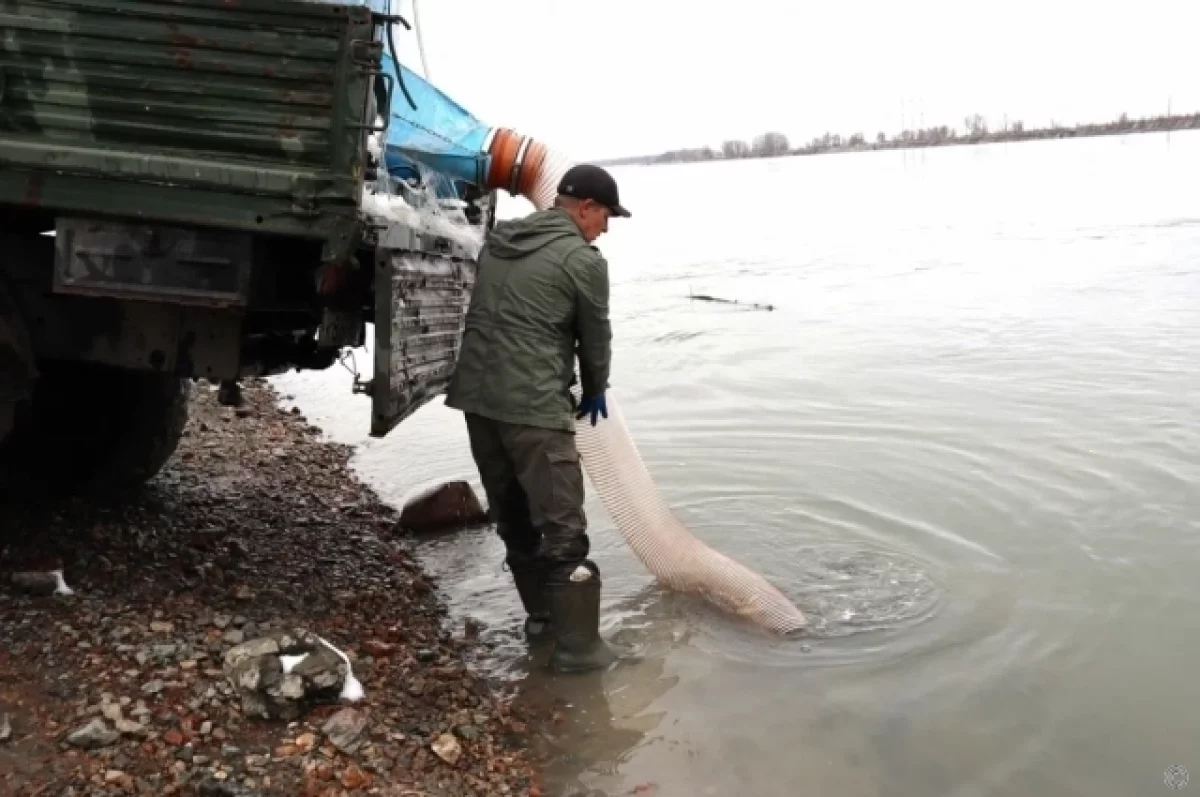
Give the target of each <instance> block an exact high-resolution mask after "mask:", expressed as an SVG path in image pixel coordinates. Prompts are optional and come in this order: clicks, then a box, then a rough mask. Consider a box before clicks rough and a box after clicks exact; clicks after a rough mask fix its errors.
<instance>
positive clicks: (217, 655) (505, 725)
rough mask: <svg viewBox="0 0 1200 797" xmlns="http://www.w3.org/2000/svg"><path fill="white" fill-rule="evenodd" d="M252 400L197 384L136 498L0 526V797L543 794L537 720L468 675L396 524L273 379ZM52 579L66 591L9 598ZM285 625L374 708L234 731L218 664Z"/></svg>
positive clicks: (458, 636) (236, 712) (337, 710)
mask: <svg viewBox="0 0 1200 797" xmlns="http://www.w3.org/2000/svg"><path fill="white" fill-rule="evenodd" d="M243 396H244V404H243V406H241V407H239V408H236V409H235V408H226V407H221V406H219V405H218V404H217V401H216V393H215V392H214V391H213V390H211V389H209V388H207V387H206V386H197V387H196V389H195V390H194V396H193V399H192V416H191V421H190V424H189V428H188V431H187V436H186V437H185V438H184V441H183V443H182V444H181V446H180V449H179V451H178V452H177V453H176V455H175V457H174V458H173V459H172V461H171V463H169V465H168V467H167V468H166V469H165V470H164V471H163V473H162V474H161V475H160V476H159V477H158V478H157V479H156V480H155V481H154V483H153V484H152V485H150V486H149V488H148V489H147V490H146V491H145V493H144V495H142V496H140V497H139V498H138V499H137V500H136V501H134V502H131V503H126V504H123V505H121V506H103V505H98V504H97V503H95V502H91V501H75V502H72V503H68V504H65V505H59V506H55V507H53V508H49V509H48V508H44V507H11V506H10V507H4V508H3V509H0V794H4V795H14V796H15V797H24V796H25V795H29V796H30V797H32V796H33V795H49V796H52V797H68V796H70V795H74V796H75V797H90V796H91V795H102V794H103V795H113V794H139V795H141V794H145V795H184V796H186V795H205V796H206V797H209V796H215V795H239V796H243V795H244V796H245V797H251V796H253V795H287V796H288V797H298V796H299V795H341V794H380V795H396V796H399V795H408V796H410V797H416V796H417V795H430V796H431V797H432V795H467V794H478V795H483V794H487V795H494V794H534V795H536V794H538V793H539V792H540V789H539V786H538V785H537V777H536V775H535V772H534V769H533V767H532V765H531V762H530V758H529V755H528V754H527V753H526V751H525V744H526V742H527V741H528V737H529V731H528V730H527V728H528V723H529V722H530V721H531V718H530V717H526V716H521V714H520V709H519V708H518V707H516V706H514V705H512V704H511V703H510V702H509V701H508V700H507V699H506V698H505V697H504V696H503V695H501V694H499V693H498V692H497V691H495V689H494V688H493V687H492V686H491V685H489V684H488V683H486V682H485V681H483V680H482V679H481V678H480V677H478V676H477V675H475V674H474V673H473V672H472V671H470V669H469V668H468V665H467V662H468V659H469V656H470V654H471V651H472V648H473V646H474V644H475V642H474V636H475V634H474V629H473V628H469V627H468V628H449V627H448V624H447V620H446V614H445V611H444V609H443V607H442V606H441V605H440V604H439V602H438V598H437V593H436V591H435V585H434V584H433V583H431V579H430V578H429V577H428V576H427V575H425V574H423V573H422V571H421V570H420V568H419V567H418V566H417V565H416V564H415V563H414V561H413V560H412V559H411V558H410V557H409V556H408V555H407V554H406V553H405V552H404V551H403V549H402V547H401V545H400V544H398V543H397V541H396V539H397V538H396V535H395V531H394V527H395V525H396V521H397V520H398V512H397V511H395V510H393V509H392V508H390V507H387V506H385V505H384V504H382V503H381V502H380V501H379V500H378V499H377V498H376V496H375V495H373V494H372V493H371V491H370V490H369V489H367V488H366V487H365V486H363V485H362V484H361V483H359V482H358V481H357V480H356V479H355V478H354V476H353V474H352V472H351V471H350V469H349V466H348V461H349V458H350V454H351V451H350V450H349V449H348V448H346V447H344V446H338V445H333V444H329V443H326V442H323V441H321V440H320V438H319V434H318V430H316V429H315V428H314V427H311V426H309V425H308V424H307V423H306V422H305V420H304V419H303V417H302V416H299V415H297V414H295V412H294V411H293V412H287V411H284V410H280V409H279V408H278V407H277V405H276V396H275V395H274V393H273V392H272V391H271V390H270V388H269V387H268V386H267V385H266V383H265V382H261V381H255V382H252V383H250V384H248V385H247V386H246V388H245V390H244V394H243ZM56 569H61V570H62V571H63V576H64V578H65V582H66V584H68V585H69V587H70V589H72V590H74V594H73V595H61V594H60V595H49V596H47V595H36V594H31V590H36V586H32V585H30V584H29V583H23V584H20V585H19V584H16V583H14V580H13V574H15V573H21V572H29V571H48V570H56ZM293 629H295V630H301V631H311V632H315V633H316V634H319V635H320V636H321V637H323V638H324V639H326V640H328V641H329V642H330V643H332V644H333V645H334V646H336V647H337V648H338V649H340V650H341V651H342V652H343V653H345V654H346V655H347V656H349V658H350V661H351V664H352V668H353V675H354V676H355V677H356V678H357V679H358V680H359V681H360V682H361V683H362V685H363V687H364V689H365V693H366V695H365V698H364V699H363V700H361V701H359V702H348V701H337V700H336V699H335V700H333V701H332V702H329V703H324V704H321V705H319V706H317V707H316V708H315V709H313V710H311V711H309V712H308V713H306V714H304V716H302V717H301V718H300V719H299V720H298V721H294V722H290V723H289V722H286V721H283V720H263V719H258V718H254V717H248V716H246V715H245V714H243V712H242V703H241V700H240V699H239V698H238V696H237V695H236V693H235V692H234V690H233V689H232V687H231V686H230V683H229V681H228V680H227V679H226V677H225V673H224V672H223V671H222V664H223V661H224V654H225V653H226V652H227V651H228V650H230V649H231V648H232V647H234V646H235V645H238V644H239V643H243V642H247V641H251V640H254V639H257V638H260V637H263V636H266V635H268V634H271V633H273V632H280V631H292V630H293ZM6 717H7V722H6ZM6 729H7V732H6Z"/></svg>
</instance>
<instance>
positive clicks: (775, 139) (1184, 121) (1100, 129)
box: [595, 113, 1200, 166]
mask: <svg viewBox="0 0 1200 797" xmlns="http://www.w3.org/2000/svg"><path fill="white" fill-rule="evenodd" d="M976 118H977V119H978V117H976ZM968 122H969V123H970V122H971V120H970V119H968ZM979 124H980V123H976V129H975V131H974V132H969V133H963V134H960V133H958V132H957V131H956V130H954V129H952V128H949V127H945V126H943V127H937V128H928V129H925V130H916V131H913V130H905V131H903V132H902V133H901V134H900V135H898V136H896V137H894V138H886V137H885V136H884V134H883V133H880V134H879V135H878V136H877V137H876V139H875V140H874V141H867V140H866V139H865V137H863V136H862V134H855V135H853V136H850V137H849V138H846V139H843V138H842V137H841V136H837V135H831V134H829V133H826V134H825V135H824V136H822V137H821V138H818V139H814V140H813V141H812V142H810V143H809V144H807V145H805V146H802V147H795V148H791V147H787V146H786V139H785V138H783V136H782V135H781V134H779V133H771V134H767V135H765V136H760V137H759V139H758V140H756V141H755V143H754V146H751V145H749V144H746V143H745V142H725V145H724V147H723V150H724V151H719V150H716V149H713V148H712V147H699V148H693V149H683V150H673V151H670V152H661V153H658V154H655V155H634V156H630V157H626V158H608V159H605V160H598V161H595V163H597V164H600V165H603V166H655V165H661V164H669V163H702V162H707V161H727V160H751V159H755V158H782V157H790V156H801V155H829V154H837V153H844V152H878V151H885V150H898V149H904V150H907V149H925V148H927V147H953V146H963V145H970V144H996V143H1008V142H1024V141H1044V140H1048V139H1060V138H1092V137H1096V136H1114V135H1128V134H1133V133H1170V132H1176V131H1180V130H1200V113H1193V114H1176V115H1169V116H1155V117H1147V118H1144V119H1129V118H1126V117H1124V116H1123V117H1122V118H1120V119H1117V120H1115V121H1112V122H1105V123H1098V124H1082V125H1074V126H1072V127H1062V126H1051V127H1041V128H1032V129H1028V130H1026V129H1025V128H1024V127H1023V126H1022V125H1021V123H1020V122H1015V123H1014V124H1013V125H1012V126H1010V127H1008V128H1007V129H1005V130H996V131H988V130H986V128H984V129H982V130H980V128H979ZM780 140H782V142H783V144H782V146H781V145H780V143H779V142H780ZM726 153H733V154H726Z"/></svg>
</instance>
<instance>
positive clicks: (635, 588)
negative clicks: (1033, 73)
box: [274, 133, 1200, 797]
mask: <svg viewBox="0 0 1200 797" xmlns="http://www.w3.org/2000/svg"><path fill="white" fill-rule="evenodd" d="M614 173H615V174H616V175H617V177H618V179H619V180H620V183H621V189H622V197H623V198H626V204H627V206H629V207H630V209H631V210H632V211H633V214H634V216H633V218H632V219H629V220H615V221H614V222H613V223H612V225H611V228H612V229H611V232H610V233H609V234H608V235H607V236H604V237H602V238H601V239H600V240H599V242H598V244H599V246H600V247H601V249H602V250H603V251H604V252H605V254H606V255H607V256H608V258H609V262H610V267H611V275H612V281H613V287H612V315H613V325H614V334H615V341H614V361H613V375H612V389H613V395H614V397H615V398H616V399H617V400H618V401H619V402H620V404H621V407H622V410H623V412H624V414H625V417H626V421H627V423H628V425H629V428H630V430H631V432H632V435H633V438H634V440H635V442H636V444H637V446H638V447H639V449H640V451H641V453H642V456H643V458H644V460H645V462H646V466H647V468H648V469H649V471H650V472H651V474H653V477H654V479H655V480H656V482H657V484H658V487H659V490H660V491H661V493H662V495H663V497H664V498H665V499H666V501H667V502H668V503H669V504H670V506H671V507H672V508H673V509H674V511H675V512H676V513H677V514H678V516H679V517H680V518H681V520H682V521H683V522H684V523H685V524H686V525H687V526H688V527H689V528H690V529H691V530H692V532H693V533H694V534H696V535H697V536H698V537H700V538H702V539H703V540H705V541H706V542H708V543H709V544H710V545H711V546H713V547H715V548H717V549H718V550H721V551H723V552H725V553H727V554H730V555H732V556H734V557H735V558H737V559H739V560H741V561H742V562H744V563H746V564H747V565H749V566H751V567H752V568H754V569H756V570H758V571H760V572H762V573H764V574H765V575H767V576H768V577H769V578H770V579H771V580H772V581H773V582H774V583H776V584H777V585H778V586H779V587H780V588H781V589H783V590H784V591H785V592H786V593H787V594H788V595H790V596H791V597H792V598H793V599H794V600H795V601H796V602H797V604H798V605H799V606H800V607H801V608H802V609H803V610H804V611H805V612H806V613H807V614H809V616H810V618H811V619H812V621H813V630H812V632H811V633H810V634H809V635H807V636H806V637H804V638H801V639H798V640H789V641H786V642H784V641H779V640H774V639H770V638H767V637H765V636H763V635H762V634H759V633H757V632H754V631H752V630H750V629H746V628H744V627H741V626H739V625H737V624H736V623H734V622H731V621H729V620H727V619H726V618H724V617H721V616H719V615H717V614H715V613H713V612H711V611H709V610H708V609H706V607H704V606H701V605H697V604H695V603H693V602H690V601H688V600H685V599H680V598H678V597H677V596H673V595H669V594H664V593H663V592H661V591H660V590H659V589H657V588H656V587H655V585H654V583H653V581H652V579H651V578H650V576H649V574H648V573H647V571H646V570H645V568H644V567H643V566H642V565H641V564H640V563H639V562H638V560H637V559H636V558H635V557H634V556H633V555H632V554H631V553H630V551H629V550H628V548H627V547H626V546H625V544H624V542H623V541H622V539H621V537H620V536H619V534H618V533H617V532H616V531H615V528H614V525H613V523H612V521H611V520H610V518H609V517H608V516H607V515H606V514H605V512H604V509H603V507H602V506H601V504H600V502H599V499H598V497H596V496H595V494H594V493H592V494H591V495H590V496H589V500H588V505H587V509H588V512H589V518H590V522H591V532H592V539H593V545H594V551H595V555H594V558H595V559H596V561H597V562H598V563H599V564H600V566H601V568H602V569H603V572H604V574H605V596H604V610H603V631H604V633H605V635H606V636H608V637H609V638H610V639H614V640H616V641H618V642H620V643H623V644H625V645H627V646H628V649H629V650H630V651H631V652H632V653H633V654H635V656H636V658H633V659H631V660H630V661H628V662H626V663H624V664H623V665H621V666H619V667H617V668H616V669H614V671H612V672H610V673H607V674H605V675H603V676H594V677H593V676H584V677H574V678H563V679H554V678H550V677H548V676H546V675H545V674H544V673H543V672H542V670H541V669H540V666H539V665H540V659H539V655H540V654H539V653H538V652H536V651H535V652H534V653H527V651H526V650H525V647H524V645H523V643H522V642H521V641H520V639H519V637H518V636H517V634H516V631H517V630H518V623H519V619H520V615H519V603H518V600H517V596H516V593H515V591H514V590H513V588H512V587H511V584H510V582H509V579H508V574H507V573H506V572H504V571H503V570H502V569H501V559H502V555H503V554H502V549H501V546H500V545H499V543H498V541H497V540H496V539H495V538H494V536H493V535H492V534H491V533H490V532H489V531H488V530H486V529H485V530H480V531H478V532H468V533H464V534H459V535H454V536H451V537H447V538H443V539H438V540H432V541H426V542H421V543H420V544H419V545H418V546H417V550H418V551H419V552H420V555H421V556H422V558H423V559H424V561H425V562H426V564H427V565H428V566H429V567H430V568H431V569H432V570H433V571H434V572H435V573H436V574H437V575H438V576H439V577H440V579H441V583H442V586H443V588H444V589H445V590H446V597H447V600H448V601H449V603H450V605H451V608H452V611H453V612H454V615H455V617H456V618H465V617H468V616H470V617H474V618H478V619H479V620H481V621H483V622H484V623H485V624H486V631H485V634H484V635H485V638H486V639H488V640H489V642H490V643H492V644H493V645H494V649H493V655H492V657H491V658H490V659H489V660H487V661H486V662H484V664H485V665H486V666H488V667H490V668H491V669H492V670H493V672H495V673H497V674H499V675H501V676H503V677H505V678H508V679H510V680H511V681H512V683H513V684H515V685H516V686H518V687H519V688H521V689H522V690H524V691H525V692H526V693H527V694H528V695H530V697H531V699H551V698H553V699H555V700H558V701H560V703H561V704H562V705H564V706H566V710H565V711H564V717H565V719H564V721H563V723H562V728H561V733H559V734H553V735H551V736H549V737H547V738H546V739H545V744H546V745H547V746H548V748H549V749H550V750H551V751H553V752H556V753H557V754H558V755H557V757H556V765H555V767H554V770H553V773H552V774H553V776H554V777H553V779H552V781H551V783H550V789H551V790H554V791H552V792H551V793H561V794H573V793H577V792H578V791H579V790H580V789H581V788H582V789H584V790H593V791H594V792H595V793H597V794H611V795H618V794H628V793H638V794H658V795H672V796H674V795H761V796H762V797H773V796H774V795H794V794H805V795H839V797H874V796H877V795H878V796H883V795H888V796H891V795H896V797H900V796H901V795H904V796H905V797H907V796H909V795H945V796H946V797H967V796H968V795H1033V794H1036V795H1042V796H1044V797H1050V796H1051V795H1077V794H1087V795H1089V797H1106V796H1107V795H1112V796H1113V797H1117V796H1118V795H1120V797H1128V795H1135V794H1136V795H1153V794H1159V793H1171V791H1172V790H1171V788H1170V787H1169V786H1168V784H1167V783H1166V780H1167V778H1164V773H1165V772H1166V771H1167V770H1168V768H1170V767H1184V768H1190V769H1191V770H1192V771H1193V773H1195V772H1196V770H1198V769H1200V719H1198V718H1197V709H1198V708H1200V686H1198V685H1197V684H1198V681H1197V678H1196V667H1197V665H1196V662H1198V661H1200V630H1197V629H1198V628H1200V621H1197V619H1196V618H1197V615H1198V614H1200V533H1198V532H1200V359H1198V356H1197V352H1200V192H1197V190H1196V188H1195V180H1194V178H1195V176H1196V175H1197V174H1200V135H1198V134H1195V133H1186V134H1179V133H1176V134H1173V135H1171V136H1169V137H1168V136H1166V135H1158V134H1153V135H1149V134H1148V135H1141V136H1129V137H1116V138H1103V139H1100V138H1097V139H1085V140H1078V141H1046V142H1033V143H1024V144H1014V145H989V146H978V147H961V148H944V149H935V150H928V151H924V152H915V151H914V152H888V153H864V154H850V155H833V156H824V157H805V158H784V159H778V160H763V161H749V162H740V163H738V162H733V163H709V164H688V165H678V166H659V167H626V168H619V169H615V170H614ZM525 210H527V206H526V207H522V206H521V205H518V204H517V203H515V202H510V203H508V206H507V208H506V211H505V212H506V213H508V214H511V213H518V212H523V211H525ZM693 292H694V293H703V294H709V295H713V296H718V297H723V298H728V299H732V300H738V301H740V302H742V303H743V304H742V305H738V306H735V305H724V304H714V303H709V302H701V301H693V300H690V299H689V294H690V293H693ZM745 303H760V304H770V305H773V308H774V309H773V310H770V311H768V310H762V309H756V308H753V307H749V306H746V304H745ZM359 360H360V366H361V365H363V364H364V363H363V362H362V358H361V357H360V358H359ZM365 364H366V365H368V367H369V363H365ZM274 381H275V382H276V384H277V385H278V386H279V388H280V389H281V390H282V391H283V392H285V393H288V394H291V395H293V396H295V401H296V403H297V404H298V405H299V406H300V407H301V408H302V409H303V410H304V411H305V412H306V413H307V415H308V417H309V418H310V420H312V421H313V422H315V423H317V424H319V425H321V426H322V427H323V428H324V429H325V430H326V431H327V432H328V434H330V435H331V436H332V437H333V438H335V439H337V440H340V441H343V442H348V443H353V444H355V445H356V446H358V454H357V456H356V460H355V464H356V466H357V467H358V468H359V470H360V472H361V473H362V474H363V476H364V477H365V478H366V479H367V480H368V481H369V483H371V484H372V486H374V487H375V488H376V489H377V490H379V492H380V493H381V494H382V495H384V496H385V497H386V498H388V499H391V500H394V501H395V502H396V503H397V504H400V503H402V502H403V501H404V500H405V499H406V498H408V497H409V496H411V495H412V494H413V492H414V491H416V490H420V489H422V488H423V487H425V486H427V485H429V484H433V483H436V482H439V481H443V480H447V479H458V478H466V479H468V480H470V481H471V482H472V483H474V484H476V485H478V478H477V476H476V474H475V471H474V467H473V465H472V462H471V459H470V456H469V452H468V448H467V440H466V434H465V431H464V429H463V426H462V421H461V417H460V416H459V415H458V414H457V413H455V412H452V411H450V410H447V409H446V408H445V407H443V406H442V405H441V403H440V400H439V401H438V402H437V403H435V404H434V405H430V406H428V407H426V408H424V409H423V410H421V411H420V412H419V413H417V415H416V416H414V417H413V418H412V419H410V420H409V421H406V422H405V423H404V424H402V425H401V426H400V427H398V428H397V429H396V430H395V431H394V432H393V433H392V434H391V435H389V436H388V437H387V438H385V439H384V440H371V439H369V438H368V437H367V435H366V429H367V426H368V423H369V417H368V405H367V403H366V401H367V400H366V399H365V398H363V397H361V396H352V395H350V390H349V385H350V377H349V374H348V373H347V372H346V371H344V370H342V369H340V368H335V369H331V370H329V371H327V372H323V373H318V374H291V375H287V376H284V377H279V378H276V379H275V380H274ZM1175 777H1176V778H1178V777H1179V775H1178V770H1176V775H1175ZM1174 782H1175V783H1176V785H1178V782H1179V781H1178V780H1175V781H1174ZM1198 787H1200V782H1194V783H1192V784H1191V786H1190V788H1193V789H1194V788H1198Z"/></svg>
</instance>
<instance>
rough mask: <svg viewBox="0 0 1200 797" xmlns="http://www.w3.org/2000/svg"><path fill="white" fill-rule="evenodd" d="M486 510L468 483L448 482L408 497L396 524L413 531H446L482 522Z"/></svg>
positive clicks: (484, 521)
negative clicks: (418, 494) (409, 499)
mask: <svg viewBox="0 0 1200 797" xmlns="http://www.w3.org/2000/svg"><path fill="white" fill-rule="evenodd" d="M487 519H488V515H487V512H486V511H484V508H483V506H482V505H481V504H480V503H479V499H478V498H477V497H476V496H475V491H474V490H472V489H471V485H469V484H467V483H466V482H463V481H457V482H448V483H446V484H443V485H442V486H440V487H435V488H434V489H432V490H429V491H427V492H425V493H423V494H422V495H420V496H418V497H416V498H414V499H413V500H411V501H409V502H408V503H407V504H406V505H405V506H404V511H402V512H401V513H400V528H401V529H403V530H404V531H410V532H414V533H417V534H425V533H428V532H433V531H448V530H452V529H459V528H463V527H464V526H471V525H475V524H477V523H486V522H487Z"/></svg>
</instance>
